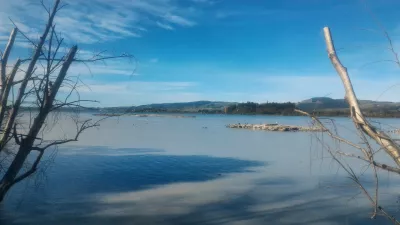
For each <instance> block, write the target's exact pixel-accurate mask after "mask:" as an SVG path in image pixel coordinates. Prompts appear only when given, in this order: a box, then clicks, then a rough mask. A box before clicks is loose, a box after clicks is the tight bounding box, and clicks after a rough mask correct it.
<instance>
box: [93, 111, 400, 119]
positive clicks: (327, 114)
mask: <svg viewBox="0 0 400 225" xmlns="http://www.w3.org/2000/svg"><path fill="white" fill-rule="evenodd" d="M309 113H310V114H312V115H315V116H319V117H350V114H348V113H343V112H340V113H338V112H318V111H315V112H309ZM178 114H180V115H178ZM187 114H191V115H187ZM194 114H197V115H243V116H303V115H301V114H298V113H295V112H293V113H284V114H278V113H277V114H265V113H264V114H261V113H224V112H218V113H217V112H213V113H205V112H185V111H171V112H138V113H122V112H121V113H120V112H103V113H93V115H94V116H137V117H176V118H179V117H180V118H195V117H196V116H195V115H194ZM364 115H365V116H366V117H369V118H400V113H399V114H377V113H364Z"/></svg>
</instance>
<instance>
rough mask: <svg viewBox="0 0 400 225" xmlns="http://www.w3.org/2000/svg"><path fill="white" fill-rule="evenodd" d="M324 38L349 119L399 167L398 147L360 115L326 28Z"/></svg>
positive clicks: (348, 79)
mask: <svg viewBox="0 0 400 225" xmlns="http://www.w3.org/2000/svg"><path fill="white" fill-rule="evenodd" d="M324 37H325V42H326V46H327V51H328V55H329V59H330V60H331V62H332V65H333V67H334V68H335V69H336V72H337V73H338V74H339V76H340V78H341V79H342V83H343V86H344V88H345V92H346V95H345V99H346V100H347V102H348V104H349V106H350V111H351V117H352V119H353V121H354V123H355V124H356V125H357V126H359V127H360V128H361V130H362V131H363V132H364V133H366V134H367V135H368V136H369V137H371V138H372V139H374V140H375V141H376V142H377V143H378V144H379V145H380V146H382V147H383V148H384V149H385V151H386V153H387V154H389V155H390V156H391V158H392V159H393V160H394V161H395V163H396V164H397V166H399V167H400V146H399V145H398V144H397V143H395V142H394V141H393V140H392V139H391V138H390V137H389V136H388V135H387V134H385V133H384V132H382V131H378V129H376V128H375V127H374V126H372V125H371V124H370V123H369V122H368V121H367V120H366V119H365V117H364V115H363V114H362V112H361V110H360V107H359V104H358V100H357V96H356V94H355V92H354V89H353V85H352V84H351V80H350V77H349V74H348V73H347V69H346V67H344V66H343V65H342V63H341V62H340V60H339V58H338V56H337V55H336V51H335V46H334V44H333V40H332V36H331V32H330V30H329V28H328V27H324Z"/></svg>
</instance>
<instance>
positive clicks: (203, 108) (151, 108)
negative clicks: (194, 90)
mask: <svg viewBox="0 0 400 225" xmlns="http://www.w3.org/2000/svg"><path fill="white" fill-rule="evenodd" d="M234 104H236V103H235V102H221V101H195V102H177V103H157V104H148V105H140V106H131V107H112V108H105V109H104V110H106V111H118V112H122V111H123V112H182V113H191V112H192V113H198V112H200V113H221V112H223V110H224V108H225V107H227V106H230V105H234Z"/></svg>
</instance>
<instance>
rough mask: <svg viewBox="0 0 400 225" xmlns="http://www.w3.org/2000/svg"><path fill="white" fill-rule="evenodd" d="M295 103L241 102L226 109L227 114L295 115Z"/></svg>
mask: <svg viewBox="0 0 400 225" xmlns="http://www.w3.org/2000/svg"><path fill="white" fill-rule="evenodd" d="M294 109H295V104H294V103H291V102H287V103H275V102H272V103H262V104H259V103H254V102H247V103H239V104H235V105H231V106H228V107H227V108H226V109H225V113H227V114H266V115H293V114H294Z"/></svg>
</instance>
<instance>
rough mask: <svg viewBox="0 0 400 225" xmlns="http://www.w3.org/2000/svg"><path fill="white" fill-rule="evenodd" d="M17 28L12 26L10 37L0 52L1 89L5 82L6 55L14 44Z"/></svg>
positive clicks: (7, 55) (8, 54)
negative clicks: (2, 51)
mask: <svg viewBox="0 0 400 225" xmlns="http://www.w3.org/2000/svg"><path fill="white" fill-rule="evenodd" d="M17 33H18V29H17V28H14V29H13V30H12V31H11V35H10V38H9V39H8V43H7V45H6V49H5V50H4V53H3V54H2V57H1V69H0V81H1V83H0V86H1V87H2V89H3V85H4V84H5V83H6V74H7V71H6V69H7V62H8V57H9V56H10V53H11V49H12V47H13V45H14V42H15V37H16V36H17Z"/></svg>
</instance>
